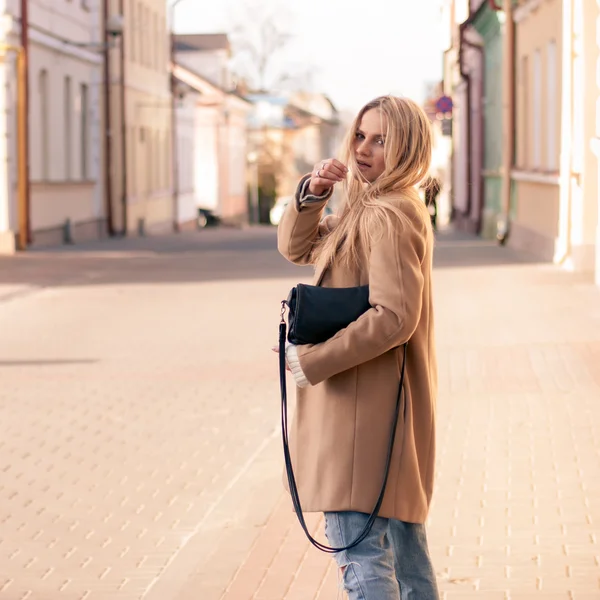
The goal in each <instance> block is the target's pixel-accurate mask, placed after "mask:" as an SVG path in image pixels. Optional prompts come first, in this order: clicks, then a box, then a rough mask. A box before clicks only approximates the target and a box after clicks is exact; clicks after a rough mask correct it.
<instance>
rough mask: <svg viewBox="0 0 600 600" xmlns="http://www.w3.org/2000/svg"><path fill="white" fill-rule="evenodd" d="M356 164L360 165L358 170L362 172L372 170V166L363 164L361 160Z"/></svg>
mask: <svg viewBox="0 0 600 600" xmlns="http://www.w3.org/2000/svg"><path fill="white" fill-rule="evenodd" d="M356 164H357V165H358V168H359V169H360V170H361V171H362V170H365V169H370V168H371V165H368V164H367V163H364V162H361V161H360V160H357V161H356Z"/></svg>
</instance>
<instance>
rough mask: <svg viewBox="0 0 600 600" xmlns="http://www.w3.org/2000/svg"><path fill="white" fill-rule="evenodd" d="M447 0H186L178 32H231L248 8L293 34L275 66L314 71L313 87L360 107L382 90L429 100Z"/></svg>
mask: <svg viewBox="0 0 600 600" xmlns="http://www.w3.org/2000/svg"><path fill="white" fill-rule="evenodd" d="M440 3H441V0H180V2H179V3H178V5H177V8H176V9H175V20H174V23H175V30H176V31H177V32H178V33H230V32H231V31H232V28H233V27H234V26H235V23H236V22H239V21H240V15H242V14H243V11H244V7H245V6H246V7H247V6H248V5H251V6H252V7H253V14H260V13H261V12H265V11H266V12H268V11H269V10H271V11H274V13H275V14H276V15H277V16H278V17H279V18H281V19H282V23H283V26H284V27H285V29H287V30H288V31H289V33H290V34H291V35H292V39H291V42H290V43H289V45H288V47H287V48H286V49H285V50H284V51H281V52H279V53H278V55H277V56H276V57H275V58H274V61H275V63H274V66H273V68H274V69H280V70H281V69H286V68H287V69H290V70H292V71H299V70H300V71H304V72H308V73H310V76H311V85H312V91H319V92H323V93H325V94H327V95H328V96H329V97H330V98H331V100H332V101H333V102H334V104H335V105H336V106H337V107H338V109H340V110H349V111H356V110H358V109H359V108H360V107H361V106H362V105H363V104H365V103H366V102H368V101H369V100H371V99H372V98H374V97H376V96H379V95H382V94H398V95H404V96H408V97H410V98H413V99H415V100H417V101H419V102H420V101H422V100H423V95H424V90H425V86H426V84H427V83H431V82H435V81H439V80H440V79H441V77H442V48H441V46H440V40H441V39H442V37H443V36H442V35H441V27H440Z"/></svg>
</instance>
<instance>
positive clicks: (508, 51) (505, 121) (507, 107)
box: [496, 0, 515, 245]
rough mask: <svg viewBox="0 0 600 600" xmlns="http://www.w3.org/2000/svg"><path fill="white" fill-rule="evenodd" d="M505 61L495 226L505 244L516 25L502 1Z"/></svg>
mask: <svg viewBox="0 0 600 600" xmlns="http://www.w3.org/2000/svg"><path fill="white" fill-rule="evenodd" d="M505 5H506V6H505V8H504V16H505V24H504V48H503V50H504V57H503V58H504V60H503V61H502V62H503V78H502V79H503V81H502V109H503V110H502V113H503V118H502V128H503V132H504V135H503V136H502V138H503V142H504V143H503V146H502V197H501V205H502V215H501V217H500V218H499V220H498V223H497V230H496V238H497V239H498V242H499V243H500V244H502V245H504V244H505V243H506V240H507V239H508V235H509V230H510V201H511V188H512V175H511V171H512V168H513V164H514V153H515V22H514V18H513V7H512V0H505Z"/></svg>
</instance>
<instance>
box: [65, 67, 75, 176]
mask: <svg viewBox="0 0 600 600" xmlns="http://www.w3.org/2000/svg"><path fill="white" fill-rule="evenodd" d="M72 98H73V94H72V93H71V78H70V77H69V76H67V77H65V97H64V128H65V137H64V140H65V142H64V143H65V148H64V151H65V169H64V173H65V180H69V179H71V159H72V147H71V145H72V142H73V100H72Z"/></svg>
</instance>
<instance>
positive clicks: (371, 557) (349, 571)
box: [325, 512, 439, 600]
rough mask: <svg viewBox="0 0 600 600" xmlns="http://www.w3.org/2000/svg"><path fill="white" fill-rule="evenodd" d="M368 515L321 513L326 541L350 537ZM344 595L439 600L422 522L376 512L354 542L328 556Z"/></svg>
mask: <svg viewBox="0 0 600 600" xmlns="http://www.w3.org/2000/svg"><path fill="white" fill-rule="evenodd" d="M368 518H369V516H368V515H366V514H363V513H358V512H327V513H325V534H326V535H327V539H328V540H329V543H330V544H331V546H333V547H334V548H335V547H342V546H346V545H347V544H349V543H351V542H352V541H353V540H355V539H356V538H357V537H358V535H359V534H360V532H361V531H362V530H363V527H364V526H365V523H366V522H367V520H368ZM334 557H335V559H336V562H337V564H338V566H339V567H340V568H341V569H342V570H343V575H342V581H343V584H344V589H345V590H346V592H347V594H348V598H349V600H439V594H438V589H437V583H436V580H435V573H434V571H433V566H432V564H431V559H430V558H429V550H428V549H427V537H426V534H425V526H424V525H418V524H415V523H404V522H403V521H397V520H395V519H384V518H382V517H379V518H377V519H376V520H375V523H374V524H373V529H371V532H370V533H369V535H368V536H367V538H366V539H365V540H363V541H362V542H361V543H360V544H358V546H355V547H354V548H350V550H346V551H345V552H338V553H337V554H335V555H334Z"/></svg>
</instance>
